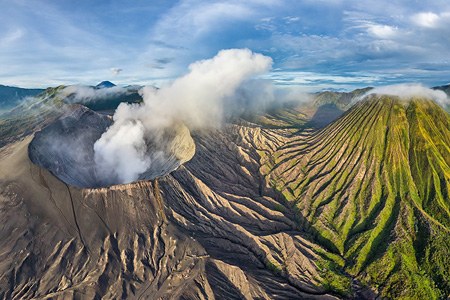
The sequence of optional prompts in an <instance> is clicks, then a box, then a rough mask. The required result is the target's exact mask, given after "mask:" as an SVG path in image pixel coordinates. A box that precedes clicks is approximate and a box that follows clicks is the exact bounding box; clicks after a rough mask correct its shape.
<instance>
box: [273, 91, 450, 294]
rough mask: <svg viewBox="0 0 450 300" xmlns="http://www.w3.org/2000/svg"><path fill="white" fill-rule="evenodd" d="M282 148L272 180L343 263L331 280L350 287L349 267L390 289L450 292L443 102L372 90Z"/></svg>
mask: <svg viewBox="0 0 450 300" xmlns="http://www.w3.org/2000/svg"><path fill="white" fill-rule="evenodd" d="M293 148H295V149H296V151H297V154H295V153H294V154H295V155H293V152H292V149H293ZM279 152H281V153H276V157H277V163H276V167H274V169H273V170H272V172H271V173H270V174H269V175H268V176H269V177H270V178H269V179H270V180H269V182H272V183H273V184H274V186H275V187H276V188H277V189H278V190H280V191H281V192H282V193H283V195H284V196H285V198H286V199H287V200H289V201H291V202H292V204H293V205H295V207H296V208H297V210H298V213H299V214H301V215H302V216H303V217H304V218H305V219H306V220H307V222H308V225H309V226H311V231H312V232H313V233H312V235H313V236H314V238H315V239H316V240H317V241H318V242H320V243H321V244H322V245H323V246H324V247H325V248H326V249H328V251H329V254H327V255H325V256H324V257H326V260H329V261H331V262H332V263H333V265H334V266H340V267H337V268H336V267H334V268H327V269H326V270H327V271H326V272H328V273H332V274H328V275H327V274H326V276H325V278H328V279H330V278H331V279H330V280H329V282H325V286H328V287H329V288H330V289H334V290H335V291H337V292H340V293H344V294H345V289H349V288H350V282H349V279H348V278H346V277H348V276H346V275H344V274H345V273H346V274H350V275H353V276H356V278H357V279H359V280H361V281H362V282H363V283H365V284H367V285H368V286H371V287H373V288H375V289H377V290H378V292H379V293H381V295H382V296H385V297H389V298H405V299H438V298H442V297H444V298H445V297H448V295H449V294H450V279H449V278H450V197H449V189H450V116H449V114H448V113H447V112H445V111H444V110H443V109H442V108H441V107H440V106H439V105H438V104H436V103H435V102H434V101H432V100H428V99H422V98H412V99H408V100H403V99H400V98H398V97H395V96H379V95H371V96H369V97H366V98H365V99H364V100H362V101H360V102H359V103H357V104H356V105H355V106H354V107H352V108H351V109H350V110H349V111H347V112H346V113H345V114H344V115H343V116H342V117H341V118H339V119H338V120H337V121H335V122H333V123H332V124H330V125H329V126H327V127H326V128H324V129H322V130H320V131H318V132H317V133H316V134H314V135H312V136H311V137H310V138H308V139H307V140H305V141H303V145H299V141H297V140H294V141H293V142H292V148H290V147H289V146H286V147H283V149H282V150H279ZM339 278H341V279H339Z"/></svg>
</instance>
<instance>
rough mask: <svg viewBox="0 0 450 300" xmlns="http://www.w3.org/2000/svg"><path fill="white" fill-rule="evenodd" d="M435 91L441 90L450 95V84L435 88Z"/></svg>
mask: <svg viewBox="0 0 450 300" xmlns="http://www.w3.org/2000/svg"><path fill="white" fill-rule="evenodd" d="M432 89H433V90H441V91H443V92H445V93H446V94H447V95H450V84H446V85H441V86H435V87H433V88H432Z"/></svg>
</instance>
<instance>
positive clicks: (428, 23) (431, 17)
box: [412, 12, 441, 28]
mask: <svg viewBox="0 0 450 300" xmlns="http://www.w3.org/2000/svg"><path fill="white" fill-rule="evenodd" d="M412 18H413V21H414V22H415V23H416V24H417V25H419V26H423V27H429V28H434V27H436V26H437V24H439V21H440V19H441V17H440V16H439V15H437V14H435V13H432V12H422V13H418V14H415V15H414V16H413V17H412Z"/></svg>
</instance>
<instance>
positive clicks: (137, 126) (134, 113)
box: [87, 49, 275, 183]
mask: <svg viewBox="0 0 450 300" xmlns="http://www.w3.org/2000/svg"><path fill="white" fill-rule="evenodd" d="M271 65H272V59H271V58H269V57H266V56H263V55H261V54H256V53H253V52H251V51H250V50H248V49H230V50H222V51H220V52H219V53H218V54H217V55H216V56H215V57H213V58H211V59H207V60H202V61H198V62H195V63H193V64H191V65H190V66H189V72H188V73H187V74H186V75H184V76H182V77H180V78H178V79H176V80H175V81H174V82H173V83H171V84H170V85H167V86H165V87H162V88H161V89H155V88H153V87H145V88H143V89H142V90H141V93H142V97H143V99H144V102H143V103H142V104H125V103H122V104H120V105H119V107H118V108H117V110H116V112H115V114H114V117H113V119H114V123H113V125H112V126H111V127H109V128H108V130H107V131H106V132H105V133H104V134H103V135H102V136H101V138H100V139H99V140H98V141H97V142H96V143H95V145H94V151H95V162H96V165H97V168H98V172H99V173H101V174H102V175H103V176H115V177H117V178H119V180H120V181H121V182H122V183H127V182H131V181H134V180H136V179H138V178H139V175H140V174H142V173H143V172H144V171H145V170H147V169H149V167H150V165H151V164H152V163H155V162H154V161H153V160H155V157H157V158H158V159H159V158H161V157H162V156H163V155H161V154H159V155H158V156H155V155H152V154H151V153H152V149H150V148H151V147H153V146H154V145H160V144H161V143H163V144H164V143H166V144H167V143H170V141H168V140H167V130H169V129H170V128H172V127H174V126H176V124H180V123H183V124H185V125H186V126H188V127H189V128H190V129H201V128H208V127H217V126H219V125H220V124H221V123H222V121H223V120H224V118H225V117H226V116H227V114H231V113H233V112H235V111H236V110H240V109H242V107H243V106H251V105H258V104H257V103H256V102H252V103H249V102H250V100H249V99H255V96H257V97H258V98H257V99H260V101H261V102H258V103H259V104H261V105H263V104H264V101H272V100H273V98H274V97H275V96H274V94H273V93H274V92H273V87H272V86H271V85H269V84H267V83H266V82H264V81H258V80H256V81H255V80H252V78H253V77H255V76H258V75H261V74H263V73H265V72H267V71H268V70H269V69H270V67H271ZM255 85H258V88H255ZM253 91H256V92H257V93H258V94H257V95H250V93H253ZM87 92H90V91H87ZM240 101H242V102H240ZM157 149H164V147H161V146H158V147H157Z"/></svg>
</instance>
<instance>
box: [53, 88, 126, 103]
mask: <svg viewBox="0 0 450 300" xmlns="http://www.w3.org/2000/svg"><path fill="white" fill-rule="evenodd" d="M129 93H130V91H129V90H128V89H127V88H124V87H120V86H113V87H108V88H100V89H99V88H95V87H92V86H84V85H70V86H67V87H65V88H64V89H62V90H61V92H60V95H61V97H63V98H65V99H69V100H71V101H72V102H77V103H86V102H94V101H96V100H100V99H105V98H110V97H117V96H121V95H127V94H129Z"/></svg>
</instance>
